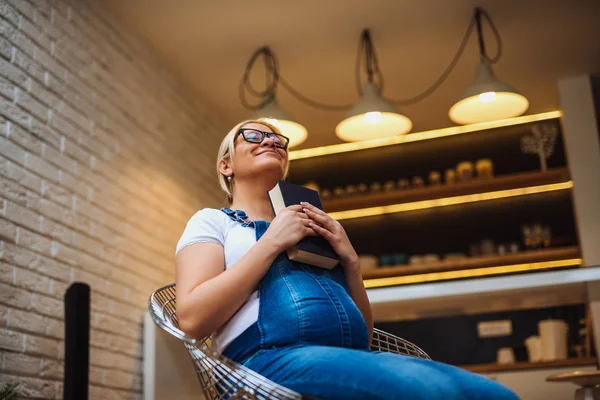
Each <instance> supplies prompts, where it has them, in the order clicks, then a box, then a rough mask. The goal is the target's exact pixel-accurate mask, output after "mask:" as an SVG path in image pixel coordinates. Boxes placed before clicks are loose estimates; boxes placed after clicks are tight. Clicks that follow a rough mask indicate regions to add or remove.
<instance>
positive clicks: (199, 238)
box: [175, 208, 259, 354]
mask: <svg viewBox="0 0 600 400" xmlns="http://www.w3.org/2000/svg"><path fill="white" fill-rule="evenodd" d="M194 243H218V244H220V245H221V246H223V249H224V252H225V269H227V268H230V267H231V266H233V265H234V264H235V263H237V262H238V260H239V259H240V258H242V256H243V255H244V254H246V252H247V251H248V250H250V248H251V247H252V246H253V245H254V243H256V233H255V231H254V228H252V227H243V226H242V224H241V223H239V222H237V221H233V220H232V219H231V218H229V217H228V216H227V214H225V213H224V212H222V211H220V210H217V209H214V208H204V209H202V210H200V211H198V212H197V213H196V214H194V215H193V216H192V218H190V220H189V221H188V223H187V225H186V227H185V230H184V231H183V235H181V238H180V239H179V242H178V243H177V250H176V251H175V254H178V253H179V252H180V251H181V249H183V248H184V247H186V246H189V245H192V244H194ZM258 305H259V299H258V291H254V292H253V293H252V294H251V295H250V297H249V298H248V300H246V302H245V303H244V304H243V305H242V306H241V307H240V309H239V310H238V311H237V312H236V313H235V314H234V315H233V316H232V317H231V318H230V319H229V321H227V322H226V323H225V324H224V325H223V326H222V327H221V328H220V329H219V330H217V332H215V333H214V334H213V344H214V345H216V347H215V348H214V350H215V351H216V352H217V353H219V354H220V353H221V352H222V351H223V349H225V348H226V347H227V345H228V344H229V343H231V342H232V341H233V340H234V339H235V338H236V337H238V336H239V335H240V334H241V333H242V332H244V331H245V330H246V328H248V327H249V326H250V325H252V324H253V323H255V322H256V321H257V320H258Z"/></svg>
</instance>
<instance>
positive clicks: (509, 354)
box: [496, 347, 515, 364]
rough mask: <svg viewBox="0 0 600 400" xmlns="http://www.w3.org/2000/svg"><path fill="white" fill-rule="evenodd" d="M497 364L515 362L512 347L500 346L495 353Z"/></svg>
mask: <svg viewBox="0 0 600 400" xmlns="http://www.w3.org/2000/svg"><path fill="white" fill-rule="evenodd" d="M496 362H497V363H498V364H512V363H514V362H515V352H514V351H513V349H512V347H501V348H499V349H498V353H497V354H496Z"/></svg>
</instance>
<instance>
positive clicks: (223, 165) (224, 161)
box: [219, 158, 233, 176]
mask: <svg viewBox="0 0 600 400" xmlns="http://www.w3.org/2000/svg"><path fill="white" fill-rule="evenodd" d="M229 163H230V160H229V158H221V160H220V161H219V172H220V173H221V174H223V175H225V176H233V170H232V169H231V166H230V165H229Z"/></svg>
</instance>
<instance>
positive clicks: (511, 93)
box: [449, 59, 529, 124]
mask: <svg viewBox="0 0 600 400" xmlns="http://www.w3.org/2000/svg"><path fill="white" fill-rule="evenodd" d="M528 107H529V101H528V100H527V98H526V97H525V96H523V95H522V94H520V93H519V92H517V91H516V90H515V89H513V88H512V87H511V86H510V85H508V84H507V83H505V82H502V81H499V80H498V79H497V78H496V76H494V72H493V71H492V68H491V66H490V64H489V63H488V62H487V60H485V59H484V60H483V61H482V62H481V64H480V65H479V68H478V69H477V74H476V75H475V80H474V81H473V82H472V83H471V84H470V85H469V86H468V87H467V89H466V90H465V91H464V92H463V94H462V96H461V97H460V98H459V100H458V101H457V102H456V103H455V104H454V105H453V106H452V107H451V108H450V111H449V116H450V119H451V120H452V121H454V122H456V123H457V124H474V123H478V122H487V121H495V120H499V119H505V118H511V117H516V116H518V115H521V114H523V113H524V112H525V111H527V108H528Z"/></svg>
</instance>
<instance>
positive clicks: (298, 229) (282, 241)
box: [263, 204, 317, 252]
mask: <svg viewBox="0 0 600 400" xmlns="http://www.w3.org/2000/svg"><path fill="white" fill-rule="evenodd" d="M302 208H303V207H302V206H301V205H298V204H296V205H293V206H289V207H286V208H284V209H283V210H281V211H280V212H279V214H277V216H276V217H275V218H274V219H273V221H272V222H271V224H270V225H269V228H268V229H267V231H266V232H265V234H264V235H263V238H264V237H266V240H269V241H271V242H272V243H274V244H275V246H276V248H277V249H278V250H279V252H282V251H285V250H287V249H289V248H290V247H292V246H294V245H295V244H297V243H298V242H299V241H300V240H302V239H303V238H304V237H305V236H317V232H315V231H314V229H313V228H311V226H310V224H311V222H312V221H311V220H310V218H308V216H307V215H306V214H305V213H303V212H302Z"/></svg>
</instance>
